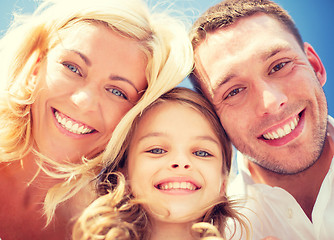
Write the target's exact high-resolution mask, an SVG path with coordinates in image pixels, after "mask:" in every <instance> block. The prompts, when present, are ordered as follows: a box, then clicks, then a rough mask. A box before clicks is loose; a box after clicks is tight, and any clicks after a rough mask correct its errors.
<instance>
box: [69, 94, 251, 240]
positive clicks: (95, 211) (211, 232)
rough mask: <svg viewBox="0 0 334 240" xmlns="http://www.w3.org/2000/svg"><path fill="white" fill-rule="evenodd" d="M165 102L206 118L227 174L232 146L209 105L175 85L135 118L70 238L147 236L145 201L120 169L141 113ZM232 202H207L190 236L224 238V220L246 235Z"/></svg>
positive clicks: (242, 219)
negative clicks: (95, 194) (217, 143)
mask: <svg viewBox="0 0 334 240" xmlns="http://www.w3.org/2000/svg"><path fill="white" fill-rule="evenodd" d="M169 101H175V102H177V103H180V104H185V105H186V106H189V107H191V108H193V109H195V110H196V111H198V112H200V113H201V114H202V115H203V116H204V117H205V118H206V119H207V120H208V122H209V124H210V126H211V127H212V128H213V130H214V132H215V133H216V135H217V137H218V139H219V141H220V143H221V146H222V155H223V168H222V174H223V175H224V176H225V177H226V178H227V177H228V175H229V172H230V169H231V159H232V146H231V143H230V141H229V139H228V137H227V135H226V133H225V131H224V129H223V127H222V126H221V124H220V121H219V118H218V116H217V115H216V113H215V111H214V108H213V106H212V105H211V104H210V103H209V102H208V101H207V100H206V99H205V98H203V97H202V96H201V95H199V94H197V93H195V92H193V91H192V90H190V89H186V88H175V89H173V90H171V91H169V92H167V93H166V94H164V95H162V96H161V97H160V98H159V99H157V100H156V101H155V102H153V103H152V104H151V105H149V106H148V107H147V108H146V109H145V110H144V111H143V112H142V113H141V114H139V115H138V116H137V117H136V118H135V120H134V121H133V123H132V127H131V130H130V131H129V133H128V134H127V137H126V139H125V141H124V143H123V145H122V148H121V151H120V152H119V154H118V155H117V157H116V158H115V159H113V160H112V161H110V162H109V163H108V164H107V165H106V166H105V168H104V170H103V171H102V172H101V173H100V175H99V181H98V185H97V191H98V193H99V195H100V197H98V198H97V199H96V200H95V201H94V202H93V203H92V204H91V205H90V206H89V207H88V208H86V209H85V211H84V212H83V214H82V215H81V216H80V217H79V219H78V220H77V222H76V223H75V226H74V229H73V239H75V240H76V239H84V240H87V239H107V240H109V239H137V240H142V239H149V237H150V229H151V223H150V220H149V217H148V215H147V212H146V210H145V209H144V207H143V204H146V202H145V200H144V199H136V198H135V197H134V196H133V195H132V192H131V187H130V186H128V184H127V182H126V179H125V177H124V175H123V174H122V171H123V170H122V169H123V168H124V166H126V159H127V152H128V148H129V146H130V142H131V138H132V136H133V135H134V132H135V131H136V128H137V126H138V124H139V121H140V119H141V116H142V115H143V114H145V113H147V112H148V111H149V110H150V109H152V108H153V107H155V106H157V105H159V104H163V103H164V102H169ZM235 205H236V202H233V201H231V200H229V199H228V198H227V197H226V196H225V195H224V196H222V197H220V198H219V199H216V200H214V201H213V202H212V203H210V205H208V206H207V207H206V208H205V209H204V211H205V214H204V215H203V216H202V217H201V218H200V219H197V221H195V223H194V224H193V226H192V233H193V235H194V238H198V239H224V238H225V230H226V229H227V228H226V227H227V222H228V221H233V222H234V224H239V225H240V226H241V228H242V229H244V231H245V232H246V235H247V236H248V235H249V230H248V226H247V219H246V218H245V217H244V216H243V215H242V214H240V213H238V212H237V211H236V210H235V208H234V206H235ZM232 235H233V234H232Z"/></svg>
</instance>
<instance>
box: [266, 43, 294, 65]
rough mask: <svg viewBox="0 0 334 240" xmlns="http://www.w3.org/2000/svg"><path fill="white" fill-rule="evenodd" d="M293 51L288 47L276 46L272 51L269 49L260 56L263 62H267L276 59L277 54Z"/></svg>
mask: <svg viewBox="0 0 334 240" xmlns="http://www.w3.org/2000/svg"><path fill="white" fill-rule="evenodd" d="M289 50H291V48H290V47H289V46H288V45H278V46H274V47H272V48H270V49H268V50H267V51H265V52H263V53H262V54H261V55H260V58H261V60H263V61H267V60H268V59H269V58H271V57H274V56H275V55H276V54H278V53H280V52H286V51H289Z"/></svg>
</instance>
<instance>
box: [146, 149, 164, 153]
mask: <svg viewBox="0 0 334 240" xmlns="http://www.w3.org/2000/svg"><path fill="white" fill-rule="evenodd" d="M147 152H149V153H153V154H163V153H166V152H167V151H166V150H163V149H162V148H154V149H151V150H148V151H147Z"/></svg>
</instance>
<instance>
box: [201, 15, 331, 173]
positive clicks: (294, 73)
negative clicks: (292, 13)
mask: <svg viewBox="0 0 334 240" xmlns="http://www.w3.org/2000/svg"><path fill="white" fill-rule="evenodd" d="M195 62H196V71H197V73H198V74H200V76H201V79H203V81H204V82H203V83H202V87H203V88H204V92H205V94H206V95H207V97H209V99H211V100H212V102H213V104H214V105H215V107H216V110H217V113H218V115H219V116H220V119H221V122H222V124H223V126H224V128H225V130H226V131H227V133H228V135H229V136H230V138H231V140H232V142H233V144H234V145H235V146H236V148H238V149H239V151H241V152H242V153H244V154H245V155H246V156H247V157H248V159H250V160H251V161H253V162H255V163H256V164H258V165H260V166H262V167H264V168H265V169H268V170H270V171H274V172H277V173H283V174H293V173H297V172H300V171H303V170H305V169H306V168H308V167H309V166H311V165H312V164H313V163H314V162H315V161H316V160H317V159H318V157H319V155H320V154H321V150H322V148H323V144H324V139H325V133H326V127H327V103H326V98H325V95H324V92H323V90H322V85H324V83H325V81H326V72H325V69H324V67H323V65H322V63H321V60H320V59H319V57H318V56H317V54H316V53H315V51H314V50H313V48H312V47H311V46H310V45H309V44H305V51H303V50H302V49H301V47H300V46H299V45H298V43H297V41H296V39H295V38H294V36H293V35H292V34H291V33H289V32H288V31H287V30H286V29H285V28H284V27H283V26H282V25H281V24H280V23H279V22H278V21H277V20H275V19H274V18H272V17H269V16H267V15H265V14H257V15H254V16H251V17H247V18H244V19H241V20H239V21H238V22H236V23H235V24H234V25H232V26H229V27H228V28H224V29H221V30H218V31H216V32H215V33H212V34H208V36H207V38H206V39H205V40H204V41H203V42H202V43H201V44H200V45H199V47H198V48H197V49H196V50H195Z"/></svg>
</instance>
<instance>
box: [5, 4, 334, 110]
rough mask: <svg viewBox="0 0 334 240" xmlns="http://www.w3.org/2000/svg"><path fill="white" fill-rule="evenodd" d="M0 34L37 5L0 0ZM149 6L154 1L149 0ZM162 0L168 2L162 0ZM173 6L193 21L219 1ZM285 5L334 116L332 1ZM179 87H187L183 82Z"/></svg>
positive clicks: (333, 5) (333, 7)
mask: <svg viewBox="0 0 334 240" xmlns="http://www.w3.org/2000/svg"><path fill="white" fill-rule="evenodd" d="M0 1H1V3H0V36H1V35H3V34H4V32H5V31H6V29H7V28H8V25H9V23H10V21H11V20H12V15H11V13H12V12H13V10H15V11H19V12H22V13H27V12H28V13H29V12H32V11H33V10H34V9H35V7H36V6H37V3H36V1H33V0H0ZM92 1H93V0H92ZM148 1H149V4H150V5H154V4H155V3H156V2H157V1H155V0H148ZM165 2H169V1H168V0H165ZM170 2H173V3H174V5H173V6H172V9H178V10H180V11H181V12H183V13H186V14H187V15H188V16H189V19H190V20H191V21H193V20H194V19H195V18H196V17H197V16H198V14H200V13H202V12H203V11H205V10H206V9H207V8H208V7H209V6H211V5H214V4H215V3H217V2H219V0H173V1H170ZM276 2H277V3H278V4H280V5H281V6H282V7H284V8H285V9H286V10H287V11H288V12H289V13H290V14H291V16H292V17H293V19H294V20H295V22H296V24H297V26H298V28H299V30H300V33H301V35H302V37H303V40H304V41H306V42H309V43H310V44H311V45H312V46H313V47H314V49H315V50H316V51H317V53H318V55H319V56H320V58H321V60H322V62H323V64H324V65H325V68H326V70H327V82H326V84H325V86H324V90H325V93H326V96H327V101H328V109H329V113H330V115H332V116H334V96H333V89H334V80H333V78H334V66H333V65H334V45H333V43H332V42H333V39H334V26H333V22H334V16H333V13H332V11H333V10H334V1H333V0H318V1H315V0H276ZM181 85H182V86H186V87H189V86H190V85H189V82H188V81H185V82H184V83H182V84H181Z"/></svg>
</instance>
